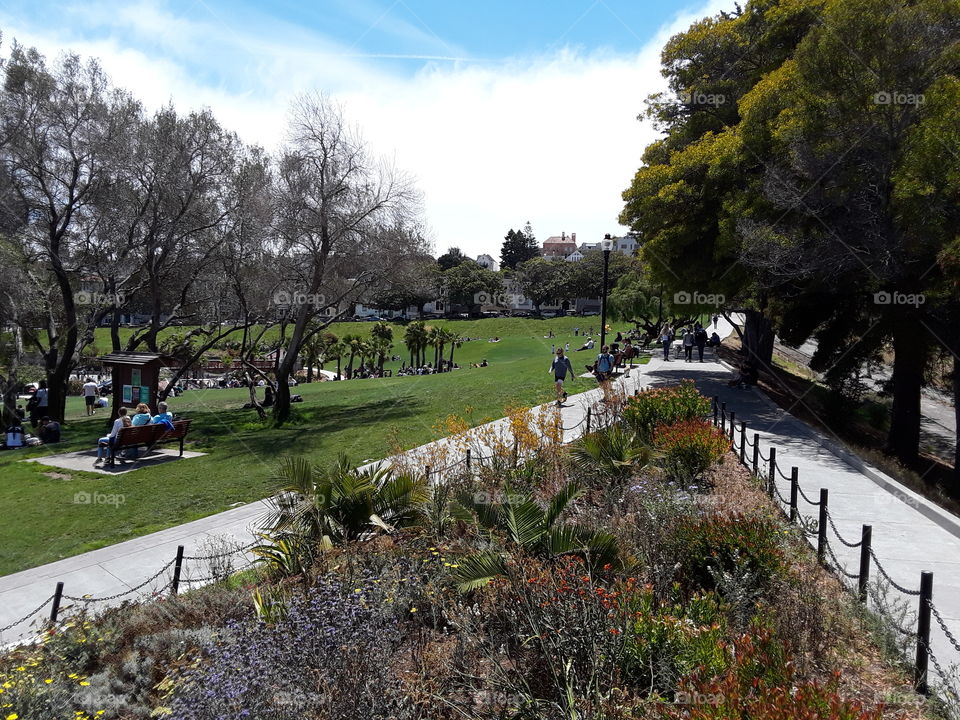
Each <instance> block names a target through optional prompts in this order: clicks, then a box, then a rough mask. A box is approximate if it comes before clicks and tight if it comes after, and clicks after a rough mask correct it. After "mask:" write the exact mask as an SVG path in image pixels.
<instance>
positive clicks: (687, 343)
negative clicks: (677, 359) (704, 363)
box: [683, 328, 694, 362]
mask: <svg viewBox="0 0 960 720" xmlns="http://www.w3.org/2000/svg"><path fill="white" fill-rule="evenodd" d="M693 345H694V340H693V331H692V330H691V329H690V328H686V329H684V331H683V359H684V361H685V362H693Z"/></svg>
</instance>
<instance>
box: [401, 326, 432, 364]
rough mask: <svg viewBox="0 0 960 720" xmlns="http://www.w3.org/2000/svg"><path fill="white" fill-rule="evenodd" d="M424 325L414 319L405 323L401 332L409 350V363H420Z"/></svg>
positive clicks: (424, 332)
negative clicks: (405, 326)
mask: <svg viewBox="0 0 960 720" xmlns="http://www.w3.org/2000/svg"><path fill="white" fill-rule="evenodd" d="M426 333H427V329H426V326H425V325H424V324H423V322H421V321H420V320H414V321H413V322H412V323H410V324H409V325H407V329H406V330H405V331H404V333H403V343H404V345H406V346H407V350H409V351H410V365H412V366H414V367H416V366H418V365H420V364H421V363H420V353H421V351H422V350H423V348H424V347H425V346H426Z"/></svg>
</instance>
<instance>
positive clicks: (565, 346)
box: [563, 343, 570, 352]
mask: <svg viewBox="0 0 960 720" xmlns="http://www.w3.org/2000/svg"><path fill="white" fill-rule="evenodd" d="M563 351H564V352H570V343H566V344H565V345H564V346H563Z"/></svg>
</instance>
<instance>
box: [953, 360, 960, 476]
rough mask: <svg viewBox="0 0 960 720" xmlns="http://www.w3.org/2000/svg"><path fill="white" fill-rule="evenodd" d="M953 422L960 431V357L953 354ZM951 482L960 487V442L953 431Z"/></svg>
mask: <svg viewBox="0 0 960 720" xmlns="http://www.w3.org/2000/svg"><path fill="white" fill-rule="evenodd" d="M953 422H954V427H955V428H956V430H957V431H960V357H957V355H956V354H954V356H953ZM953 445H954V448H953V484H954V489H955V490H956V489H958V488H960V442H958V441H957V432H956V431H955V432H954V433H953Z"/></svg>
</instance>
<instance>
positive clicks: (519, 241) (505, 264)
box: [500, 221, 540, 270]
mask: <svg viewBox="0 0 960 720" xmlns="http://www.w3.org/2000/svg"><path fill="white" fill-rule="evenodd" d="M536 257H540V246H539V245H537V239H536V238H535V237H534V236H533V228H532V227H531V226H530V222H529V221H527V224H526V225H524V227H523V230H514V229H513V228H510V229H509V230H508V231H507V234H506V235H505V236H504V238H503V246H502V247H501V248H500V267H501V268H502V269H504V270H512V269H513V268H515V267H517V265H519V264H520V263H523V262H527V261H528V260H533V259H534V258H536Z"/></svg>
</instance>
